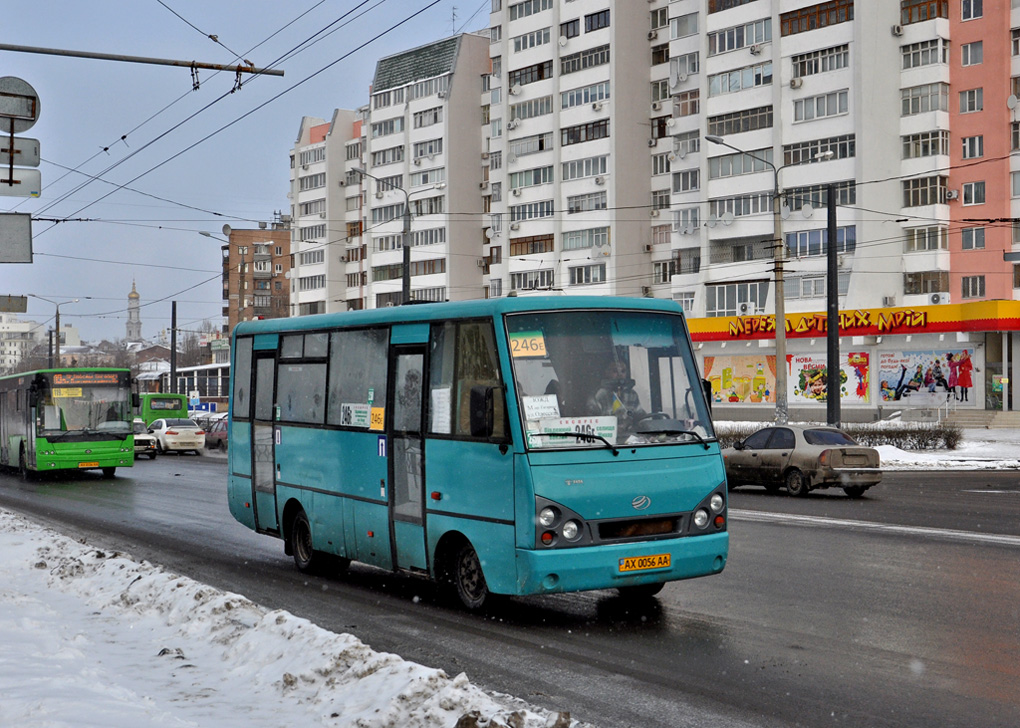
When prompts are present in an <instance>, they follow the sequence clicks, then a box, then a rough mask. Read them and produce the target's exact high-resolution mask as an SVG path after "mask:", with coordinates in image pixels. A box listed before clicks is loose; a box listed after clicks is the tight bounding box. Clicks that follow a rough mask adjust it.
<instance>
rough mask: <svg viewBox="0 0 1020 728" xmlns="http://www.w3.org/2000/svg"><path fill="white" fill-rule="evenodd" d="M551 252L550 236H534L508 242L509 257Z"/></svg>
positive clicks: (551, 237) (551, 240) (551, 239)
mask: <svg viewBox="0 0 1020 728" xmlns="http://www.w3.org/2000/svg"><path fill="white" fill-rule="evenodd" d="M551 252H553V236H552V235H534V236H528V237H523V238H513V239H512V240H511V241H510V255H511V256H516V255H540V254H541V253H551Z"/></svg>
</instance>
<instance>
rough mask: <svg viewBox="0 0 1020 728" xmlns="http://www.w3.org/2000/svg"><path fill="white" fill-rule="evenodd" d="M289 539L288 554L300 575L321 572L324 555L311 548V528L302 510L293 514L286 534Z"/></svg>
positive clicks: (324, 559)
mask: <svg viewBox="0 0 1020 728" xmlns="http://www.w3.org/2000/svg"><path fill="white" fill-rule="evenodd" d="M287 537H288V538H289V539H290V552H291V553H292V554H293V555H294V565H295V566H296V567H297V570H298V571H300V572H301V573H302V574H314V573H317V572H319V571H321V570H322V567H323V566H324V565H325V561H326V555H325V554H323V553H322V552H320V551H316V550H315V549H314V548H312V526H311V524H310V523H309V522H308V516H306V515H305V512H304V511H303V510H299V511H298V512H297V513H295V514H294V518H293V519H292V520H291V522H290V530H289V531H288V532H287Z"/></svg>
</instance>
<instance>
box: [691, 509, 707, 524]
mask: <svg viewBox="0 0 1020 728" xmlns="http://www.w3.org/2000/svg"><path fill="white" fill-rule="evenodd" d="M694 525H695V526H697V527H698V528H705V527H706V526H707V525H708V511H706V510H705V509H704V508H699V509H698V510H696V511H694Z"/></svg>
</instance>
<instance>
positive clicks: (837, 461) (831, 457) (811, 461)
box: [723, 425, 882, 498]
mask: <svg viewBox="0 0 1020 728" xmlns="http://www.w3.org/2000/svg"><path fill="white" fill-rule="evenodd" d="M723 459H724V460H725V462H726V479H727V481H728V482H729V487H730V488H736V487H738V486H741V485H763V486H765V490H768V491H770V492H774V491H777V490H779V489H780V488H781V487H783V486H785V487H786V491H787V492H788V493H789V494H790V495H793V496H805V495H807V494H808V493H809V492H810V491H812V490H815V489H818V488H832V487H835V488H842V489H843V492H845V493H846V494H847V495H848V496H850V497H851V498H860V497H861V496H862V495H864V491H866V490H867V489H868V488H870V487H872V486H873V485H876V484H877V483H879V482H880V481H881V480H882V469H881V462H880V459H879V455H878V450H876V449H874V448H872V447H864V446H862V445H858V444H857V443H856V442H855V441H854V439H853V438H852V437H850V436H849V435H847V434H846V433H845V432H843V431H842V430H839V429H836V428H834V427H805V426H797V425H776V426H772V427H765V428H763V429H761V430H758V431H757V432H755V433H754V434H753V435H750V436H749V437H747V438H746V439H745V440H743V441H742V442H738V443H737V444H736V445H734V446H733V447H728V448H726V449H724V450H723Z"/></svg>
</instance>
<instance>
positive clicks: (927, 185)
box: [903, 176, 949, 207]
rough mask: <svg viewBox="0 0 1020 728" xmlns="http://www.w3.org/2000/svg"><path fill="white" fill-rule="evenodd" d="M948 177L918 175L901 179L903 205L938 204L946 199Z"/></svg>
mask: <svg viewBox="0 0 1020 728" xmlns="http://www.w3.org/2000/svg"><path fill="white" fill-rule="evenodd" d="M948 181H949V178H948V177H943V176H934V177H919V178H917V179H907V180H903V206H904V207H920V206H921V205H939V204H942V203H943V202H945V200H946V185H947V184H948Z"/></svg>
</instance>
